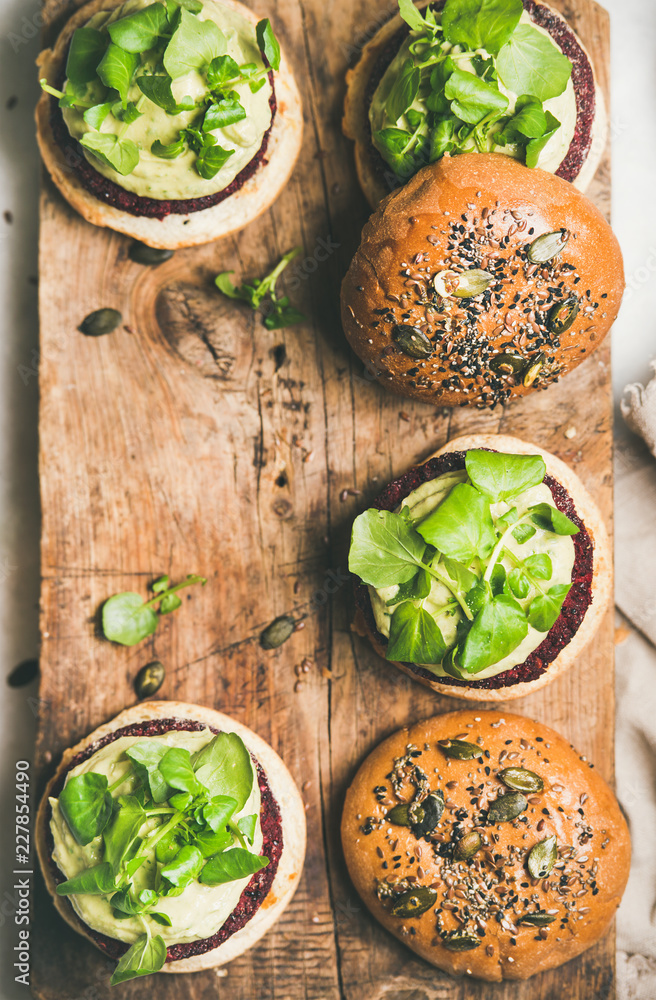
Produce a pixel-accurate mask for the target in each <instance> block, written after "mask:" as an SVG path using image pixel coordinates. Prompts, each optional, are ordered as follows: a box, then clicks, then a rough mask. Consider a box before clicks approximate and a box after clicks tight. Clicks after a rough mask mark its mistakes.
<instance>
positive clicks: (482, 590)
mask: <svg viewBox="0 0 656 1000" xmlns="http://www.w3.org/2000/svg"><path fill="white" fill-rule="evenodd" d="M491 600H492V587H491V586H490V584H489V583H488V581H487V580H479V581H478V583H476V584H475V585H474V586H473V587H472V589H471V590H470V591H469V592H468V593H467V594H466V595H465V601H466V602H467V607H468V608H469V610H470V611H471V613H472V614H473V615H474V616H476V615H477V614H478V613H479V611H480V610H481V608H483V607H484V606H485V605H486V604H487V603H488V601H491Z"/></svg>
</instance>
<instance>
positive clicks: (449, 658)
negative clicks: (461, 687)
mask: <svg viewBox="0 0 656 1000" xmlns="http://www.w3.org/2000/svg"><path fill="white" fill-rule="evenodd" d="M456 655H457V647H456V646H453V647H452V648H451V649H449V650H447V652H446V655H445V657H444V659H443V660H442V663H441V667H442V670H443V671H444V673H445V674H447V675H448V676H449V677H457V678H458V679H459V680H464V679H465V676H466V675H465V674H464V672H463V671H462V670H461V669H460V667H459V666H458V665H457V663H456V662H455V658H456Z"/></svg>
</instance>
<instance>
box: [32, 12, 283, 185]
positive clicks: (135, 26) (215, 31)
mask: <svg viewBox="0 0 656 1000" xmlns="http://www.w3.org/2000/svg"><path fill="white" fill-rule="evenodd" d="M260 24H261V25H264V26H265V28H264V29H263V30H262V31H260V25H257V28H256V25H255V24H253V23H252V22H251V21H250V20H248V19H247V18H246V17H244V16H243V15H242V14H240V13H238V12H237V11H235V10H234V9H232V8H231V7H228V6H224V5H223V4H222V3H220V2H219V0H202V2H201V0H189V2H188V3H185V4H179V3H177V2H176V0H168V2H167V3H166V4H165V3H149V2H148V0H128V2H127V3H124V4H122V5H121V6H120V7H117V8H115V9H114V10H113V11H111V13H108V12H100V13H98V14H95V15H94V16H93V17H92V18H91V19H90V21H89V22H88V23H87V24H86V25H85V27H84V28H82V29H78V30H77V31H76V32H75V34H74V35H73V39H72V43H71V48H70V51H69V57H68V62H67V67H66V73H67V77H66V82H65V84H64V86H63V92H61V98H60V106H61V107H62V113H63V117H64V121H65V123H66V126H67V128H68V131H69V132H70V134H71V135H72V136H73V137H74V138H75V139H77V140H78V141H79V142H80V143H81V144H82V147H83V152H84V156H85V157H86V159H87V160H88V162H89V163H90V164H91V165H92V166H93V167H94V169H95V170H97V171H98V172H99V173H101V174H103V175H104V176H105V177H107V178H108V179H109V180H111V181H113V182H115V183H116V184H118V185H120V187H122V188H124V189H125V190H126V191H130V192H133V193H135V194H137V195H139V196H142V197H147V198H153V199H161V200H177V199H190V198H199V197H203V196H205V195H212V194H215V193H217V192H219V191H222V190H223V189H224V188H226V187H227V186H228V185H229V184H230V183H231V182H232V181H233V180H234V178H235V177H236V176H237V174H239V173H240V171H241V170H243V168H244V167H245V166H246V165H247V164H248V163H249V162H250V161H251V160H252V159H253V157H254V156H255V155H256V153H257V151H258V150H259V148H260V146H261V144H262V140H263V137H264V134H265V133H266V131H267V130H268V128H269V126H270V124H271V108H270V106H269V99H270V97H271V84H270V81H269V78H268V73H269V70H270V69H272V68H276V69H277V68H278V65H279V49H278V47H277V42H276V41H275V38H274V36H273V33H272V32H271V28H270V25H269V23H268V21H266V22H260ZM265 31H266V35H265V33H264V32H265ZM263 52H266V55H267V62H268V65H265V62H264V59H263ZM42 83H43V81H42ZM46 89H48V90H49V92H50V93H53V94H55V96H58V95H59V93H60V92H57V91H54V90H53V89H52V88H48V87H47V86H46Z"/></svg>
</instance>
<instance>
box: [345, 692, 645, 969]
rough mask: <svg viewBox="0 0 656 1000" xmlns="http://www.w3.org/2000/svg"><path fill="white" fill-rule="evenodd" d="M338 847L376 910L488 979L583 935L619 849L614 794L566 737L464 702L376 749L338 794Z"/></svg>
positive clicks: (569, 948) (544, 963)
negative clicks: (341, 809)
mask: <svg viewBox="0 0 656 1000" xmlns="http://www.w3.org/2000/svg"><path fill="white" fill-rule="evenodd" d="M342 844H343V847H344V854H345V857H346V863H347V866H348V870H349V873H350V876H351V878H352V880H353V882H354V884H355V887H356V889H357V891H358V892H359V893H360V895H361V897H362V899H363V900H364V902H365V903H366V905H367V906H368V907H369V909H370V910H371V912H372V914H373V915H374V916H375V917H376V919H377V920H379V921H380V922H381V923H382V924H383V925H384V926H385V927H386V928H387V929H388V930H390V931H391V932H392V933H393V934H395V935H396V937H398V938H399V939H400V940H401V941H402V942H403V943H404V944H407V945H408V947H410V948H411V949H412V950H413V951H415V952H416V953H417V954H418V955H421V956H422V958H425V959H426V960H427V961H429V962H431V963H432V964H433V965H436V966H437V967H438V968H439V969H442V970H443V971H445V972H449V973H453V974H456V975H468V976H475V977H477V978H480V979H486V980H489V981H498V980H501V979H528V978H529V976H533V975H535V974H536V973H538V972H543V971H545V970H546V969H553V968H555V967H556V966H559V965H562V964H563V963H564V962H567V961H569V960H570V959H572V958H574V957H575V956H577V955H579V954H581V952H583V951H585V950H586V949H587V948H589V947H591V945H593V944H595V942H596V941H598V940H599V939H600V938H601V937H602V936H603V934H604V933H605V932H606V930H607V928H608V926H609V924H610V921H611V920H612V918H613V915H614V914H615V911H616V909H617V907H618V905H619V902H620V899H621V897H622V893H623V891H624V887H625V885H626V881H627V878H628V875H629V861H630V853H631V848H630V840H629V832H628V829H627V825H626V822H625V820H624V818H623V816H622V813H621V812H620V808H619V806H618V803H617V801H616V799H615V796H614V795H613V793H612V791H611V789H610V788H609V787H608V785H607V784H606V782H605V781H604V780H603V779H602V778H601V777H600V776H599V775H598V774H597V772H596V771H595V770H594V769H593V765H592V764H590V763H588V761H587V758H586V757H581V756H579V754H578V752H577V751H576V750H574V749H573V748H572V747H571V746H570V745H569V743H568V742H567V740H566V739H564V738H563V737H562V736H560V735H559V734H558V733H556V732H554V731H553V730H552V729H548V728H547V727H546V726H544V725H542V724H541V723H539V722H534V721H533V720H532V719H526V718H523V717H522V716H519V715H509V714H508V713H507V712H503V713H502V712H499V711H493V712H480V711H479V712H474V711H472V710H467V711H462V712H454V713H451V714H449V715H438V716H434V717H433V718H431V719H427V720H425V721H423V722H418V723H417V724H416V725H413V726H411V727H409V728H406V729H402V730H400V731H399V732H397V733H394V734H393V735H392V736H390V737H388V739H386V740H385V741H384V742H383V743H381V744H380V745H379V746H378V747H376V749H375V750H374V751H373V752H372V753H371V754H370V755H369V756H368V757H367V759H366V760H365V761H364V763H363V764H362V766H361V767H360V770H359V771H358V773H357V774H356V776H355V778H354V780H353V783H352V784H351V787H350V788H349V790H348V792H347V793H346V801H345V804H344V813H343V816H342Z"/></svg>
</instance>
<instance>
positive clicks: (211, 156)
mask: <svg viewBox="0 0 656 1000" xmlns="http://www.w3.org/2000/svg"><path fill="white" fill-rule="evenodd" d="M233 153H234V149H224V148H223V147H222V146H210V147H209V148H207V149H203V150H202V152H201V153H199V155H198V159H197V160H196V164H195V166H196V170H197V171H198V173H199V174H200V176H201V177H203V178H204V179H205V180H206V181H209V180H211V179H212V177H215V176H216V175H217V174H218V172H219V170H220V169H221V167H222V166H223V165H224V163H225V162H226V161H227V160H229V159H230V157H231V156H232V155H233Z"/></svg>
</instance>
